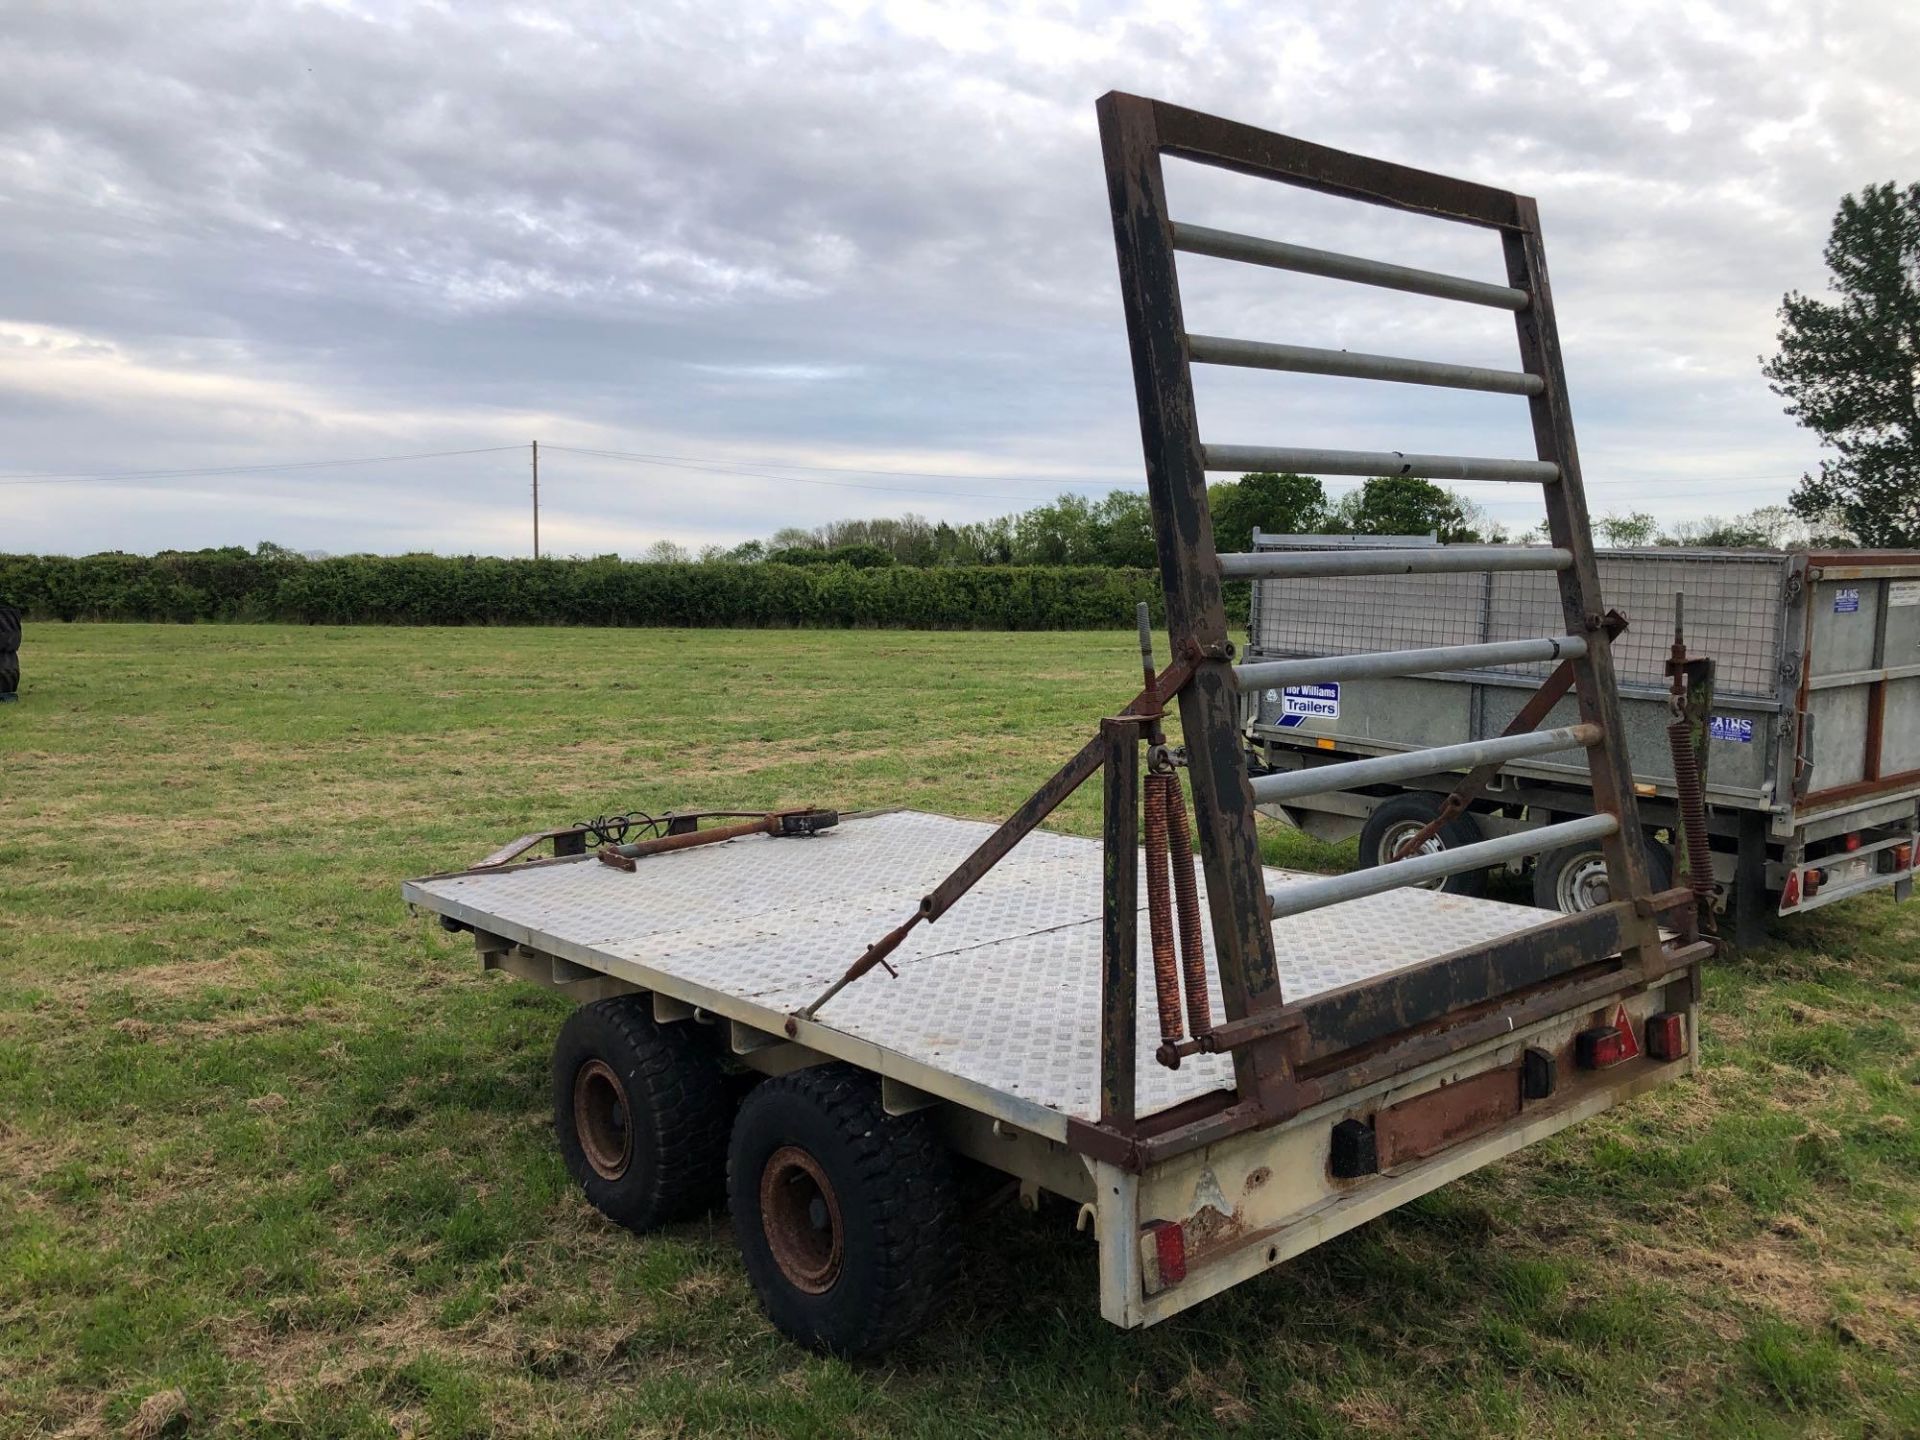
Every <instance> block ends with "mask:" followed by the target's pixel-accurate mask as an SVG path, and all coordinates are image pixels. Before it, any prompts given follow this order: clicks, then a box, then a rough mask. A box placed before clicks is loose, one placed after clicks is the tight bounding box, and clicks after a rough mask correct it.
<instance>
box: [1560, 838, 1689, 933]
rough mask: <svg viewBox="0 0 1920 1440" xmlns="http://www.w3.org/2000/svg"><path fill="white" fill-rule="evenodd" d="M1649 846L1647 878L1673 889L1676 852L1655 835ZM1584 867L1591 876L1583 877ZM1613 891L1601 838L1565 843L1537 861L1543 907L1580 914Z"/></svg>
mask: <svg viewBox="0 0 1920 1440" xmlns="http://www.w3.org/2000/svg"><path fill="white" fill-rule="evenodd" d="M1646 848H1647V878H1648V879H1649V880H1651V881H1652V882H1653V888H1654V889H1655V890H1656V891H1659V890H1665V889H1667V888H1669V887H1670V886H1671V885H1672V884H1673V852H1672V851H1671V850H1669V849H1667V847H1666V846H1665V845H1663V844H1661V843H1660V842H1659V841H1658V840H1656V839H1654V838H1653V837H1652V836H1651V835H1649V836H1647V837H1646ZM1582 870H1584V871H1586V872H1587V874H1588V876H1589V877H1591V878H1589V879H1586V880H1583V879H1582V877H1581V875H1580V873H1579V872H1581V871H1582ZM1595 871H1597V872H1598V874H1597V875H1594V872H1595ZM1611 894H1612V892H1611V890H1610V889H1609V888H1608V887H1607V884H1606V861H1605V860H1604V859H1603V858H1602V856H1601V852H1600V842H1599V841H1597V840H1588V841H1583V842H1581V843H1580V844H1577V845H1563V846H1561V847H1560V848H1559V849H1558V850H1551V851H1548V852H1547V853H1546V854H1545V855H1542V856H1541V857H1540V858H1539V859H1538V860H1536V861H1535V862H1534V866H1533V903H1534V904H1535V905H1537V906H1538V907H1539V908H1540V909H1542V910H1558V911H1559V912H1560V913H1561V914H1563V915H1578V914H1581V913H1582V912H1584V911H1587V910H1591V909H1592V908H1593V907H1594V906H1595V905H1599V904H1604V903H1605V900H1606V898H1608V897H1610V896H1611Z"/></svg>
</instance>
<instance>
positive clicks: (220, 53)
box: [0, 0, 1920, 554]
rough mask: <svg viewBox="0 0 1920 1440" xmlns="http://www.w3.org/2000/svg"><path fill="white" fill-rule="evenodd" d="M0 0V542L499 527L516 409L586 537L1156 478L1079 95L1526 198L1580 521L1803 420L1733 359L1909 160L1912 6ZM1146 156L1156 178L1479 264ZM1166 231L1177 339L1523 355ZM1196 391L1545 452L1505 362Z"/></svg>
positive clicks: (390, 534)
mask: <svg viewBox="0 0 1920 1440" xmlns="http://www.w3.org/2000/svg"><path fill="white" fill-rule="evenodd" d="M0 13H3V14H4V16H5V32H4V33H5V37H6V39H5V44H4V46H0V472H4V473H0V549H8V550H47V551H69V552H79V551H89V550H95V549H106V548H119V549H127V550H152V549H156V548H161V547H167V546H196V545H202V544H231V543H239V544H248V545H251V544H253V543H254V542H256V541H259V540H263V539H271V540H275V541H277V542H280V543H283V544H287V545H291V546H294V547H296V548H300V549H322V550H328V551H334V552H341V551H350V550H380V551H397V550H407V549H434V550H440V551H467V550H475V551H483V552H493V553H503V554H517V553H525V552H526V551H527V549H528V548H529V545H530V539H531V537H530V534H529V528H530V527H529V523H528V509H529V506H528V493H527V492H528V473H527V472H528V465H527V459H528V456H527V451H526V445H527V442H528V441H530V440H534V439H538V440H539V441H540V442H541V447H542V452H543V453H542V467H541V472H542V473H541V478H542V498H543V502H544V504H543V516H542V519H543V525H542V538H543V540H544V542H545V548H546V549H548V550H549V551H551V552H555V553H563V554H564V553H586V554H592V553H602V552H605V551H609V550H618V551H621V552H623V553H628V554H633V553H638V552H639V551H641V550H643V549H644V548H645V547H646V546H647V545H648V544H649V543H650V542H652V541H654V540H656V539H660V538H669V539H673V540H676V541H679V542H682V543H685V544H689V545H694V546H698V545H701V544H705V543H710V542H716V541H727V542H731V541H735V540H739V539H743V538H746V537H749V536H754V535H765V534H767V533H769V532H770V531H772V530H773V529H774V528H776V527H778V526H781V525H788V524H801V525H809V524H814V523H818V522H819V521H822V520H825V519H828V518H831V517H835V516H843V515H850V514H898V513H901V512H903V511H906V510H914V511H918V512H920V513H922V514H927V515H931V516H936V517H946V518H953V519H962V518H978V517H982V516H986V515H991V514H998V513H1003V512H1005V511H1008V510H1011V509H1015V508H1018V507H1020V506H1022V505H1025V504H1030V503H1034V502H1036V501H1039V500H1042V499H1045V498H1047V497H1049V496H1051V495H1053V494H1055V493H1057V492H1059V491H1060V490H1062V489H1066V488H1071V489H1077V490H1081V491H1084V492H1087V493H1098V492H1101V491H1104V490H1105V489H1107V488H1110V487H1111V486H1114V485H1130V484H1137V483H1139V478H1138V477H1139V468H1140V463H1139V454H1138V434H1137V431H1136V429H1135V421H1134V415H1133V406H1132V394H1131V380H1130V373H1129V369H1128V361H1127V353H1126V348H1125V344H1124V338H1123V333H1122V327H1121V320H1120V313H1119V305H1118V298H1117V287H1116V284H1115V279H1114V267H1113V259H1112V238H1111V229H1110V226H1109V222H1108V218H1107V214H1106V197H1105V190H1104V182H1103V178H1102V172H1101V166H1100V155H1099V148H1098V142H1097V137H1096V134H1095V129H1094V114H1093V102H1094V100H1095V98H1096V97H1098V96H1099V95H1100V94H1101V93H1102V92H1103V91H1106V90H1109V89H1124V90H1132V91H1136V92H1139V93H1144V94H1149V95H1155V96H1159V97H1162V98H1165V99H1168V100H1172V101H1176V102H1179V103H1182V104H1187V105H1192V106H1195V107H1197V108H1200V109H1206V110H1212V111H1216V112H1218V113H1222V114H1226V115H1230V116H1233V117H1235V118H1238V119H1243V120H1247V121H1250V122H1253V123H1256V124H1260V125H1263V126H1266V127H1268V128H1272V129H1281V130H1286V131H1289V132H1292V133H1295V134H1298V135H1301V136H1304V137H1306V138H1309V139H1312V140H1316V141H1320V142H1322V143H1325V144H1331V145H1335V146H1339V147H1342V148H1346V149H1352V150H1360V151H1365V152H1370V153H1374V154H1378V155H1381V156H1384V157H1387V158H1391V159H1395V160H1400V161H1403V162H1407V163H1411V164H1416V165H1421V166H1425V167H1428V168H1432V169H1439V170H1445V171H1449V172H1453V173H1457V174H1461V175H1465V176H1469V177H1472V178H1475V179H1480V180H1484V181H1488V182H1491V183H1496V184H1500V185H1503V186H1507V187H1511V188H1514V189H1518V190H1522V191H1526V192H1529V193H1531V194H1533V195H1535V196H1537V197H1538V198H1539V200H1540V204H1541V210H1542V216H1543V223H1544V225H1545V228H1546V233H1547V244H1548V253H1549V255H1550V256H1551V258H1552V262H1553V267H1554V280H1555V298H1556V301H1557V303H1558V306H1559V312H1560V326H1561V333H1562V337H1563V340H1564V342H1565V345H1566V348H1567V352H1568V365H1569V370H1570V379H1571V384H1572V389H1573V400H1574V409H1575V414H1576V416H1577V419H1578V422H1579V426H1580V434H1581V442H1582V451H1583V455H1584V457H1585V461H1586V469H1587V475H1588V481H1589V485H1590V487H1591V489H1592V491H1593V495H1594V500H1593V504H1594V508H1595V510H1596V512H1600V511H1606V510H1626V509H1635V508H1644V509H1648V510H1651V511H1653V512H1655V513H1656V514H1658V515H1660V516H1662V517H1663V518H1668V519H1677V518H1682V517H1685V516H1690V515H1698V514H1702V513H1705V512H1718V513H1731V512H1734V511H1738V510H1744V509H1748V508H1751V507H1752V506H1754V505H1758V504H1763V503H1768V502H1770V501H1774V500H1778V499H1780V498H1782V497H1783V496H1784V495H1785V494H1786V492H1787V490H1788V489H1789V487H1790V485H1791V483H1792V480H1793V478H1794V477H1795V476H1796V475H1797V474H1798V473H1799V472H1800V471H1801V470H1802V469H1803V468H1805V467H1807V466H1809V465H1810V464H1812V463H1813V462H1814V461H1815V459H1816V458H1817V455H1818V449H1817V447H1816V446H1815V445H1814V444H1813V443H1812V441H1811V439H1810V438H1809V437H1808V436H1806V435H1805V434H1804V433H1803V432H1800V431H1799V430H1797V429H1796V428H1795V427H1794V425H1793V424H1792V423H1791V422H1790V421H1788V420H1787V419H1786V418H1785V417H1784V416H1782V414H1781V413H1780V406H1779V401H1778V400H1777V398H1776V397H1774V396H1773V395H1771V394H1770V393H1769V392H1768V390H1767V388H1766V386H1765V383H1764V382H1763V381H1762V379H1761V377H1760V375H1759V372H1758V368H1757V363H1756V357H1757V356H1758V355H1760V354H1761V353H1762V352H1763V351H1768V350H1770V349H1771V346H1772V337H1773V332H1774V326H1775V318H1774V312H1775V309H1776V307H1777V306H1778V304H1779V300H1780V296H1781V293H1782V292H1783V291H1785V290H1787V289H1789V288H1796V287H1797V288H1805V289H1817V288H1819V287H1821V286H1822V285H1823V284H1824V272H1823V268H1822V266H1821V262H1820V249H1821V245H1822V242H1823V240H1824V238H1825V235H1826V230H1827V225H1828V223H1829V221H1830V219H1831V216H1832V212H1833V209H1834V206H1835V203H1836V201H1837V200H1838V198H1839V196H1840V195H1841V194H1842V193H1843V192H1846V191H1849V190H1854V189H1857V188H1859V187H1860V186H1861V185H1864V184H1866V183H1869V182H1874V181H1880V180H1889V179H1897V180H1900V181H1903V182H1904V181H1911V180H1915V179H1920V102H1916V100H1915V98H1914V90H1913V86H1912V83H1911V70H1912V58H1913V56H1914V55H1916V54H1920V7H1915V6H1913V5H1911V4H1909V3H1904V0H1886V3H1879V4H1874V3H1854V4H1846V3H1835V4H1822V3H1814V0H1800V3H1786V4H1781V3H1765V0H1742V3H1737V4H1719V5H1716V4H1705V3H1686V0H1677V3H1676V0H1661V3H1657V4H1648V5H1638V4H1631V3H1616V4H1610V5H1604V6H1601V5H1593V6H1582V7H1573V6H1558V5H1549V4H1541V3H1538V0H1527V3H1501V0H1473V3H1470V4H1463V5H1446V4H1418V5H1415V4H1364V3H1353V4H1332V5H1330V4H1325V3H1292V0H1255V3H1247V4H1199V3H1180V0H1163V3H1146V4H1137V5H1125V4H1115V5H1104V4H1095V3H1086V4H1074V3H1067V4H1032V5H1001V4H967V5H954V6H939V5H932V4H924V3H886V4H865V3H851V0H849V3H813V4H787V3H782V0H750V3H741V4H730V3H726V0H707V3H694V4H684V5H683V4H677V3H671V0H642V3H634V0H622V3H618V4H606V5H601V4H591V3H574V4H534V3H526V4H502V5H484V4H479V3H453V0H442V3H438V4H419V5H415V4H406V3H400V0H392V3H372V0H366V3H353V0H342V3H311V4H300V3H283V4H244V3H232V0H193V3H177V0H142V3H140V4H128V3H126V0H49V3H44V4H36V3H32V0H0ZM1172 168H1173V170H1174V171H1175V172H1177V173H1173V174H1171V175H1170V180H1169V184H1170V190H1171V194H1172V197H1173V202H1174V205H1175V208H1176V213H1177V214H1179V215H1180V216H1181V218H1187V219H1192V220H1195V221H1198V222H1201V223H1211V224H1216V225H1221V226H1224V227H1225V228H1233V229H1243V230H1249V231H1253V232H1256V233H1260V234H1266V235H1271V236H1276V237H1280V238H1288V239H1294V240H1297V241H1302V242H1304V243H1308V244H1320V245H1325V246H1329V247H1330V248H1335V249H1346V250H1350V251H1358V252H1361V253H1365V254H1370V255H1374V256H1376V257H1379V258H1383V259H1389V260H1397V261H1402V262H1406V263H1413V264H1420V265H1424V266H1427V267H1429V268H1442V269H1451V270H1455V271H1457V272H1459V273H1466V274H1473V275H1483V276H1485V277H1487V278H1489V279H1492V278H1498V276H1499V272H1500V262H1499V255H1498V246H1497V241H1496V240H1494V239H1493V238H1492V237H1491V235H1490V234H1489V233H1488V232H1478V231H1476V232H1471V233H1466V234H1459V233H1454V232H1453V230H1452V229H1451V228H1449V227H1441V226H1437V225H1435V224H1434V223H1433V222H1428V221H1421V220H1415V219H1410V218H1407V217H1395V216H1387V215H1383V214H1381V213H1380V212H1376V211H1371V210H1368V211H1367V212H1366V213H1365V214H1362V215H1355V214H1350V213H1348V211H1349V210H1351V209H1355V208H1360V207H1342V206H1339V205H1336V204H1333V203H1331V202H1327V201H1324V200H1323V199H1321V198H1320V197H1314V196H1308V195H1303V194H1300V193H1298V192H1290V191H1284V190H1281V189H1280V188H1279V187H1273V186H1260V185H1257V184H1254V183H1253V182H1249V181H1246V180H1242V179H1239V178H1236V177H1227V176H1221V175H1217V174H1214V173H1212V172H1203V171H1198V170H1197V169H1194V168H1193V167H1186V166H1181V165H1178V164H1174V165H1173V167H1172ZM1183 266H1184V270H1183V286H1184V288H1185V291H1186V302H1187V307H1188V319H1189V323H1190V326H1191V328H1193V329H1194V330H1196V331H1211V332H1213V333H1225V334H1232V335H1240V336H1245V337H1248V338H1254V339H1270V340H1290V341H1294V342H1296V343H1305V344H1318V345H1331V346H1345V347H1350V348H1353V349H1370V350H1378V351H1386V352H1388V353H1401V354H1414V355H1420V356H1424V357H1427V358H1433V359H1444V360H1462V361H1470V362H1480V363H1493V364H1500V365H1510V364H1511V363H1512V343H1513V340H1512V329H1511V324H1510V322H1509V321H1508V320H1507V319H1506V318H1505V317H1504V316H1502V315H1499V314H1497V313H1496V312H1482V311H1478V310H1475V309H1473V308H1471V307H1465V306H1456V305H1448V304H1445V303H1443V302H1438V301H1423V300H1417V299H1413V298H1411V297H1394V296H1389V295H1386V294H1385V293H1383V292H1382V293H1376V292H1370V291H1364V290H1360V289H1358V288H1357V287H1350V286H1341V285H1337V284H1333V283H1331V282H1324V281H1316V280H1309V279H1302V278H1299V277H1288V276H1284V275H1281V274H1279V273H1278V272H1267V271H1259V272H1254V271H1252V270H1250V268H1249V267H1236V266H1232V265H1228V264H1225V263H1223V262H1215V261H1207V260H1188V261H1184V262H1183ZM1200 400H1201V407H1202V408H1201V417H1202V428H1203V432H1204V433H1205V435H1206V438H1208V439H1209V440H1214V441H1219V442H1224V443H1268V444H1301V445H1336V446H1337V445H1354V446H1364V447H1366V448H1380V449H1390V448H1397V449H1409V450H1416V449H1444V450H1454V451H1459V452H1462V453H1469V454H1490V455H1500V454H1526V453H1531V452H1530V451H1529V450H1527V449H1526V444H1527V441H1526V431H1525V428H1524V402H1522V401H1519V400H1516V399H1511V398H1506V397H1492V396H1462V395H1458V394H1452V393H1449V392H1427V391H1423V390H1416V389H1411V388H1409V387H1401V386H1382V385H1369V384H1367V383H1365V382H1358V381H1334V380H1310V379H1304V378H1301V377H1290V376H1279V375H1272V374H1264V373H1262V374H1254V373H1246V374H1242V373H1239V372H1230V373H1228V374H1227V375H1226V376H1225V378H1221V377H1219V376H1218V375H1208V376H1206V378H1205V381H1204V383H1203V385H1202V388H1201V390H1200ZM563 447H572V448H563ZM580 451H601V452H619V455H620V456H622V457H639V458H612V457H609V456H607V455H605V454H601V455H590V454H582V453H579V452H580ZM443 452H468V453H459V454H448V453H443ZM396 455H398V456H415V457H431V458H413V459H406V460H397V461H387V462H385V463H379V464H314V463H310V462H332V461H345V460H356V461H357V460H360V459H363V458H366V457H377V456H396ZM128 472H140V473H134V474H129V473H128ZM96 477H110V478H96ZM1346 483H1348V482H1335V483H1334V486H1333V488H1335V489H1338V488H1340V487H1341V486H1343V485H1345V484H1346ZM1468 489H1469V493H1470V494H1471V496H1472V498H1474V499H1475V500H1476V501H1478V502H1479V503H1481V504H1483V505H1485V506H1486V507H1487V508H1488V509H1489V510H1490V511H1491V512H1492V513H1493V514H1494V515H1495V516H1496V517H1497V518H1499V519H1502V520H1504V521H1506V522H1508V523H1509V524H1510V525H1512V526H1513V527H1514V528H1516V529H1521V528H1525V527H1526V526H1527V525H1528V524H1530V523H1531V521H1532V519H1533V517H1534V516H1535V515H1536V514H1537V502H1535V501H1533V500H1531V499H1530V498H1529V497H1527V496H1526V495H1523V494H1517V493H1515V492H1514V491H1513V490H1511V489H1503V488H1501V487H1498V486H1483V487H1468Z"/></svg>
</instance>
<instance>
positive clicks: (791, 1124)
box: [727, 1065, 959, 1357]
mask: <svg viewBox="0 0 1920 1440" xmlns="http://www.w3.org/2000/svg"><path fill="white" fill-rule="evenodd" d="M727 1201H728V1205H729V1207H730V1208H731V1209H732V1211H733V1232H734V1237H735V1239H736V1240H737V1241H738V1242H739V1245H740V1254H741V1257H742V1259H743V1260H744V1261H745V1263H746V1269H747V1278H748V1279H749V1280H751V1281H752V1282H753V1288H754V1291H755V1293H757V1294H758V1295H759V1297H760V1304H761V1306H762V1307H763V1308H764V1309H765V1310H766V1312H767V1316H768V1318H769V1319H771V1320H772V1321H773V1323H774V1324H775V1325H776V1326H778V1327H779V1329H780V1330H781V1332H782V1333H783V1334H785V1335H786V1336H787V1337H788V1338H790V1339H792V1340H794V1341H796V1342H798V1343H799V1344H801V1345H805V1346H807V1347H808V1348H809V1349H813V1350H824V1351H828V1352H830V1353H832V1354H836V1355H843V1356H848V1357H854V1356H861V1355H872V1354H876V1353H878V1352H879V1351H881V1350H885V1349H886V1348H888V1347H889V1346H891V1345H895V1344H897V1343H899V1342H900V1341H901V1340H904V1339H906V1338H907V1337H908V1336H909V1335H912V1334H914V1333H915V1332H916V1331H918V1330H920V1329H921V1328H922V1327H923V1326H924V1325H925V1324H926V1323H927V1321H928V1320H929V1319H931V1318H932V1316H933V1314H934V1311H935V1309H936V1307H937V1306H938V1304H939V1303H940V1301H941V1300H942V1299H944V1297H945V1295H946V1291H947V1288H948V1286H949V1285H950V1283H951V1282H952V1279H953V1274H954V1268H955V1263H956V1260H957V1257H958V1252H959V1203H958V1195H957V1188H956V1184H955V1179H954V1169H953V1162H952V1158H951V1156H950V1155H949V1153H948V1151H947V1149H946V1147H945V1146H944V1145H943V1144H942V1143H941V1141H940V1137H939V1136H938V1135H937V1134H936V1133H935V1131H934V1128H933V1125H932V1123H931V1121H930V1120H929V1118H928V1115H927V1113H926V1112H924V1111H921V1112H916V1113H914V1114H911V1115H888V1114H887V1113H886V1112H885V1111H884V1110H883V1109H882V1108H881V1106H880V1089H879V1085H878V1084H877V1083H876V1082H875V1080H874V1079H873V1077H872V1076H869V1075H865V1074H862V1073H861V1072H860V1071H858V1070H854V1069H852V1068H851V1067H849V1066H845V1065H822V1066H817V1067H814V1068H812V1069H807V1070H800V1071H796V1072H795V1073H793V1074H791V1075H786V1076H783V1077H781V1078H779V1079H777V1080H768V1081H766V1082H764V1083H763V1084H761V1085H760V1086H758V1087H757V1088H756V1089H755V1090H754V1091H753V1093H752V1094H750V1095H749V1096H748V1097H747V1098H746V1101H745V1102H744V1103H743V1104H742V1105H741V1106H740V1113H739V1116H738V1117H737V1118H736V1119H735V1121H734V1126H733V1143H732V1145H731V1146H730V1147H729V1153H728V1156H727Z"/></svg>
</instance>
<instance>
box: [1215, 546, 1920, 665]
mask: <svg viewBox="0 0 1920 1440" xmlns="http://www.w3.org/2000/svg"><path fill="white" fill-rule="evenodd" d="M1572 563H1573V552H1572V551H1571V550H1554V549H1550V548H1548V547H1546V546H1544V545H1428V546H1423V547H1420V548H1418V549H1415V548H1410V547H1396V548H1394V549H1380V550H1360V549H1353V550H1254V551H1251V552H1246V553H1239V554H1226V555H1222V556H1221V557H1220V578H1221V579H1222V580H1316V579H1320V578H1322V577H1324V576H1328V575H1457V574H1461V573H1463V572H1470V571H1476V570H1564V569H1566V568H1567V567H1568V566H1569V565H1571V564H1572ZM1917 668H1920V667H1917ZM1815 683H1816V684H1817V683H1818V682H1815Z"/></svg>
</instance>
